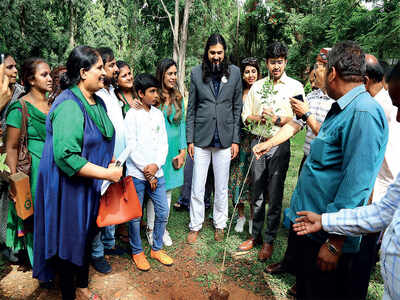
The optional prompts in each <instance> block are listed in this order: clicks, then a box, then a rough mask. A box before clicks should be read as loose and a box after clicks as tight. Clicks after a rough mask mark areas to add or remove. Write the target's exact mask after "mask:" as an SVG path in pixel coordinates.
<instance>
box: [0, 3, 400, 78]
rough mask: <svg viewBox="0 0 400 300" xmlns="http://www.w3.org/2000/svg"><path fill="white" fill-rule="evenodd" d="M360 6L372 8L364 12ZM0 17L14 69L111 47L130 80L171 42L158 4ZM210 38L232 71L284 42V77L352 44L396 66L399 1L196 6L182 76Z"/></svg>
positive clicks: (2, 46)
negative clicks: (84, 48) (217, 38)
mask: <svg viewBox="0 0 400 300" xmlns="http://www.w3.org/2000/svg"><path fill="white" fill-rule="evenodd" d="M176 1H179V3H178V4H179V12H180V13H179V18H180V19H181V20H180V23H182V19H183V10H184V6H185V1H187V0H164V3H165V6H166V7H167V9H168V11H169V12H171V13H172V14H173V13H174V8H175V3H176ZM366 2H370V3H371V4H373V5H372V7H373V8H372V9H367V8H366V7H365V5H364V4H365V3H366ZM0 12H1V15H2V26H1V27H0V51H1V52H7V53H10V54H12V55H13V56H14V57H15V58H16V60H17V62H18V63H21V62H22V60H23V59H25V58H27V57H29V56H40V57H43V58H45V59H46V60H48V61H49V63H50V64H51V65H52V66H55V65H58V64H63V63H65V60H66V57H67V56H68V53H69V52H70V50H71V49H72V48H73V47H74V46H76V45H80V44H86V45H91V46H93V47H99V46H109V47H110V48H112V49H113V50H114V51H115V53H116V56H117V58H118V59H123V60H125V61H126V62H128V63H129V64H131V65H132V66H133V67H134V71H135V73H138V72H144V71H146V72H154V70H155V67H156V64H157V62H158V61H159V60H160V59H162V58H164V57H172V53H173V34H172V31H171V27H170V23H169V20H168V16H167V14H166V12H165V10H164V8H163V5H162V3H161V1H160V0H137V1H131V0H79V1H78V0H32V1H24V0H2V1H1V2H0ZM214 32H219V33H221V34H222V35H223V36H224V37H225V39H226V41H227V44H228V57H229V59H230V60H231V61H232V62H233V63H235V64H238V63H239V62H240V60H241V59H242V58H244V57H248V56H254V57H257V58H259V59H260V60H262V59H263V58H264V51H265V48H266V45H268V43H270V42H272V41H274V40H281V41H284V42H285V43H286V44H287V45H288V47H289V64H288V73H289V74H290V75H291V76H294V77H296V78H298V79H304V78H305V74H306V72H308V70H309V69H310V68H311V67H312V65H313V62H314V60H315V57H316V55H317V53H318V50H319V49H320V48H322V47H331V46H333V45H334V44H335V43H336V42H338V41H341V40H355V41H357V42H358V43H360V45H361V46H362V47H363V48H364V49H365V51H366V52H369V53H373V54H375V55H376V56H377V57H378V58H380V59H385V60H388V61H389V62H391V61H392V60H396V59H398V58H400V5H399V2H398V0H383V1H360V0H270V1H269V0H246V1H243V0H242V1H240V0H224V1H220V0H195V1H194V2H193V5H192V7H191V11H190V16H189V23H188V41H187V53H186V74H187V73H189V72H190V69H191V67H193V66H194V65H196V64H198V63H199V62H200V61H201V57H202V53H203V51H204V45H205V42H206V40H207V38H208V36H209V35H210V34H211V33H214ZM237 33H238V35H237ZM262 65H263V64H262ZM263 70H264V72H265V69H263ZM187 81H188V80H186V82H187ZM303 81H304V80H303Z"/></svg>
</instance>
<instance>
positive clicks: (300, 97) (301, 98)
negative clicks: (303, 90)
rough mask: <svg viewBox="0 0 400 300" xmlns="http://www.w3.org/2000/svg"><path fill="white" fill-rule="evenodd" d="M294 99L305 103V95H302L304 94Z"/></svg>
mask: <svg viewBox="0 0 400 300" xmlns="http://www.w3.org/2000/svg"><path fill="white" fill-rule="evenodd" d="M293 98H295V99H297V100H300V101H301V102H304V99H303V95H302V94H300V95H297V96H294V97H293Z"/></svg>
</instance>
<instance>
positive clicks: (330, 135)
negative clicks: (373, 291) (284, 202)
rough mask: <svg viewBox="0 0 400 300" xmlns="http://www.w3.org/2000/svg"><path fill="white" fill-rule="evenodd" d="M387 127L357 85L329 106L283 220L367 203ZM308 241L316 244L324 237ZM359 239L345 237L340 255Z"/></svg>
mask: <svg viewBox="0 0 400 300" xmlns="http://www.w3.org/2000/svg"><path fill="white" fill-rule="evenodd" d="M387 140H388V124H387V121H386V117H385V114H384V112H383V109H382V108H381V106H380V105H379V104H378V103H377V102H376V101H375V100H374V99H373V98H372V97H371V96H370V94H369V93H368V92H367V91H366V90H365V87H364V85H359V86H357V87H355V88H353V89H352V90H351V91H349V92H348V93H347V94H345V95H344V96H342V97H341V98H339V99H338V100H337V101H335V102H334V103H333V104H332V108H331V109H330V111H329V112H328V114H327V116H326V118H325V121H324V122H323V123H322V126H321V128H320V130H319V133H318V136H317V137H316V138H315V139H314V140H313V141H312V143H311V151H310V155H309V156H308V157H307V159H306V161H305V163H304V165H303V168H302V170H301V173H300V176H299V180H298V182H297V186H296V189H295V190H294V192H293V196H292V200H291V203H290V209H289V211H288V217H289V219H290V220H291V221H292V222H293V223H295V219H296V218H297V215H296V212H298V211H302V210H308V211H312V212H315V213H318V214H323V213H327V212H328V213H329V212H337V211H339V210H340V209H342V208H354V207H357V206H363V205H365V204H366V203H367V200H368V198H369V196H370V195H371V191H372V188H373V186H374V182H375V178H376V175H377V174H378V171H379V169H380V167H381V165H382V161H383V157H384V155H385V149H386V143H387ZM310 238H312V239H314V240H315V241H317V242H319V243H321V245H322V244H323V243H324V242H325V241H326V239H327V233H324V232H317V233H314V234H312V235H311V236H310ZM359 246H360V238H355V237H348V238H346V240H345V242H344V245H343V249H342V250H343V252H345V253H355V252H357V251H358V250H359Z"/></svg>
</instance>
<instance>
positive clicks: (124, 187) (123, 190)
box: [120, 178, 129, 202]
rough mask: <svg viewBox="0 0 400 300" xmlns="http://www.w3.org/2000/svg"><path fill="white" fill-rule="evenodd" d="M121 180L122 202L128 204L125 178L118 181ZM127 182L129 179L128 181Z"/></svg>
mask: <svg viewBox="0 0 400 300" xmlns="http://www.w3.org/2000/svg"><path fill="white" fill-rule="evenodd" d="M120 180H121V185H122V193H123V194H124V200H125V202H128V195H127V193H126V184H125V178H122V179H120ZM128 180H129V179H128Z"/></svg>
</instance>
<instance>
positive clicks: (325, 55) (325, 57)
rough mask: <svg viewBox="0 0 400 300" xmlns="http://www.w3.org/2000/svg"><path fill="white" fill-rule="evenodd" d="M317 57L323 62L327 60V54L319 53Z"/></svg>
mask: <svg viewBox="0 0 400 300" xmlns="http://www.w3.org/2000/svg"><path fill="white" fill-rule="evenodd" d="M319 56H321V58H322V59H323V60H328V54H327V53H322V52H320V53H319Z"/></svg>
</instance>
